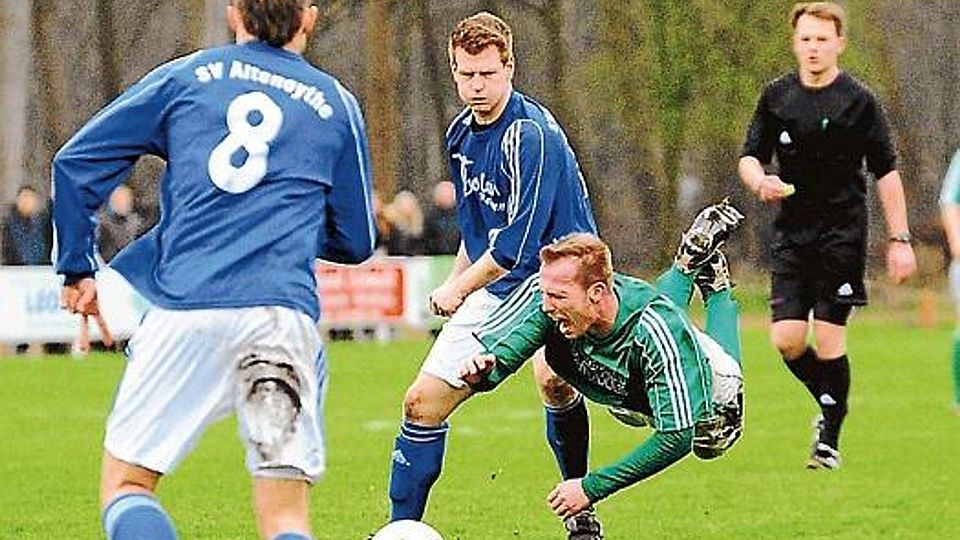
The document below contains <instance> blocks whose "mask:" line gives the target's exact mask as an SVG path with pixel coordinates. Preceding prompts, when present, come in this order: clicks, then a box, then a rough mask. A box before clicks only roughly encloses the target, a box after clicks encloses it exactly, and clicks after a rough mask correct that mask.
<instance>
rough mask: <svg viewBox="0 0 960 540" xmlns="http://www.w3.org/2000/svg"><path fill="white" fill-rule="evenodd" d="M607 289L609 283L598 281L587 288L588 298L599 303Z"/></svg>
mask: <svg viewBox="0 0 960 540" xmlns="http://www.w3.org/2000/svg"><path fill="white" fill-rule="evenodd" d="M606 290H607V285H606V284H605V283H603V282H602V281H598V282H596V283H594V284H593V285H590V287H588V288H587V299H588V300H590V302H592V303H594V304H597V303H599V302H600V299H601V298H603V293H604V292H606Z"/></svg>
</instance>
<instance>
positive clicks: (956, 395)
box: [953, 329, 960, 407]
mask: <svg viewBox="0 0 960 540" xmlns="http://www.w3.org/2000/svg"><path fill="white" fill-rule="evenodd" d="M953 403H954V404H955V405H956V406H958V407H960V329H958V330H957V332H956V333H955V334H954V336H953Z"/></svg>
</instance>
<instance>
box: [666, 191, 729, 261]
mask: <svg viewBox="0 0 960 540" xmlns="http://www.w3.org/2000/svg"><path fill="white" fill-rule="evenodd" d="M741 221H743V214H742V213H740V211H739V210H737V209H736V208H734V206H733V205H732V204H730V199H729V198H724V199H723V200H722V201H720V202H719V203H717V204H712V205H710V206H708V207H706V208H704V209H703V210H701V211H700V213H699V214H697V217H696V218H695V219H694V220H693V224H692V225H690V228H689V229H687V231H686V232H685V233H683V236H682V237H681V239H680V247H679V248H677V256H676V257H675V258H674V263H675V264H676V265H677V266H678V267H679V268H680V270H682V271H684V272H686V273H690V272H692V271H693V270H695V269H697V268H699V267H701V266H703V265H704V264H705V263H706V262H707V261H708V260H709V259H710V257H712V256H713V254H714V253H715V252H716V251H717V250H718V249H719V248H720V246H722V245H723V243H724V242H725V241H726V240H727V238H729V237H730V233H731V232H733V230H734V229H736V228H737V227H738V226H739V225H740V222H741Z"/></svg>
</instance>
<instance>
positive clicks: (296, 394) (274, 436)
mask: <svg viewBox="0 0 960 540" xmlns="http://www.w3.org/2000/svg"><path fill="white" fill-rule="evenodd" d="M239 385H240V388H239V390H240V396H241V402H240V406H239V407H238V414H240V415H241V416H242V418H243V420H244V423H245V425H246V428H247V430H248V431H249V438H250V441H251V442H252V443H253V445H254V447H255V448H256V450H257V452H258V453H259V454H260V456H261V457H262V458H263V459H265V460H275V459H277V458H278V457H279V456H280V455H281V454H282V451H283V449H284V448H285V447H286V445H287V444H288V443H289V442H290V441H291V440H292V439H293V435H294V433H295V432H296V429H297V419H298V418H299V416H300V412H301V410H302V403H301V401H300V392H301V388H302V386H303V381H301V380H300V377H299V375H298V374H297V372H296V370H295V369H294V368H293V366H291V365H290V364H289V363H286V362H283V361H278V360H275V359H268V358H265V357H263V356H260V355H256V354H253V355H250V356H247V357H246V358H244V359H243V360H242V361H241V362H240V378H239Z"/></svg>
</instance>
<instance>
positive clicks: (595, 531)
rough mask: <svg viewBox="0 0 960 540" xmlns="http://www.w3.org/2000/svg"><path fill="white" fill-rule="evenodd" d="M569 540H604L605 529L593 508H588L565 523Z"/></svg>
mask: <svg viewBox="0 0 960 540" xmlns="http://www.w3.org/2000/svg"><path fill="white" fill-rule="evenodd" d="M563 526H564V528H566V529H567V539H568V540H603V527H602V526H601V525H600V521H599V520H598V519H597V513H596V512H595V511H594V510H593V508H587V509H586V510H583V511H581V512H579V513H577V514H574V515H573V516H570V517H568V518H567V519H566V520H564V522H563Z"/></svg>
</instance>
